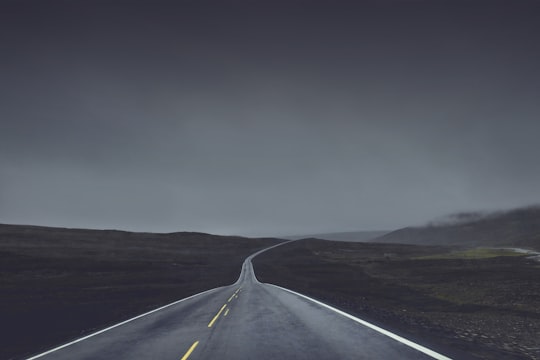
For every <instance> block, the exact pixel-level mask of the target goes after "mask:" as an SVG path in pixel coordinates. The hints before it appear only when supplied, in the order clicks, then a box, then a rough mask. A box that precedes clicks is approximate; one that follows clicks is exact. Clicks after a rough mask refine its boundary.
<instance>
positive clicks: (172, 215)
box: [0, 0, 540, 235]
mask: <svg viewBox="0 0 540 360" xmlns="http://www.w3.org/2000/svg"><path fill="white" fill-rule="evenodd" d="M539 64H540V2H538V1H520V0H511V1H510V0H509V1H496V0H489V1H474V0H468V1H457V0H452V1H445V0H429V1H427V0H426V1H406V0H395V1H391V0H377V1H354V2H353V1H349V2H345V1H341V2H340V1H326V2H322V1H294V0H287V1H281V2H280V1H275V0H273V1H243V2H240V1H226V0H220V1H212V2H211V1H200V0H197V1H170V2H168V1H155V0H148V1H127V0H124V1H114V0H109V1H96V0H78V1H67V0H66V1H51V0H35V1H26V0H13V1H11V0H0V171H1V174H0V222H1V223H19V224H37V225H49V226H67V227H89V228H116V229H127V230H137V231H158V232H170V231H183V230H188V231H203V232H212V233H219V234H243V235H286V234H289V235H290V234H302V233H316V232H331V231H332V232H333V231H352V230H377V229H396V228H399V227H402V226H407V225H416V224H422V223H425V222H427V221H429V220H431V219H433V218H436V217H440V216H442V215H445V214H449V213H453V212H458V211H467V210H490V209H504V208H509V207H518V206H524V205H530V204H535V203H539V202H540V160H539V156H540V65H539Z"/></svg>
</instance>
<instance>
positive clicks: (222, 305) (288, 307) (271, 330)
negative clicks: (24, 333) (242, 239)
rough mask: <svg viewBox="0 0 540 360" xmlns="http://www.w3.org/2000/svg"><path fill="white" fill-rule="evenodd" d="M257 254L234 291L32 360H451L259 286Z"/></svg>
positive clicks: (214, 293) (199, 298)
mask: <svg viewBox="0 0 540 360" xmlns="http://www.w3.org/2000/svg"><path fill="white" fill-rule="evenodd" d="M258 253H260V252H258ZM258 253H256V254H254V255H252V256H250V257H249V258H248V259H246V261H245V262H244V264H243V266H242V272H241V274H240V277H239V279H238V281H237V282H236V283H235V284H233V285H231V286H225V287H221V288H216V289H212V290H209V291H206V292H204V293H201V294H198V295H195V296H192V297H189V298H186V299H183V300H180V301H178V302H176V303H173V304H170V305H167V306H166V307H163V308H160V309H157V310H155V311H153V312H151V313H147V314H143V315H141V316H139V317H137V318H134V319H131V320H128V321H126V322H123V323H121V324H118V325H115V326H114V327H111V328H108V329H105V330H102V331H100V332H98V333H95V334H92V335H89V336H87V337H85V338H82V339H79V340H77V341H74V342H72V343H69V344H66V345H63V346H61V347H59V348H56V349H52V350H50V351H48V352H46V353H43V354H39V355H36V356H34V357H32V358H30V359H38V358H39V359H43V360H46V359H48V360H52V359H56V360H63V359H66V360H68V359H69V360H82V359H88V360H90V359H92V360H99V359H103V360H104V359H115V360H134V359H159V360H181V359H182V360H187V359H190V360H192V359H193V360H196V359H235V360H238V359H258V360H263V359H310V360H311V359H392V360H395V359H432V358H436V359H448V358H447V357H445V356H443V355H441V354H438V353H435V352H432V351H430V350H429V349H426V348H424V347H422V346H420V345H417V344H414V343H410V342H408V341H407V340H405V339H402V338H400V337H398V336H396V335H394V334H391V333H387V334H384V333H381V332H384V330H382V329H379V328H376V327H373V326H372V325H371V324H367V323H361V320H359V319H356V318H353V317H351V316H348V315H347V314H340V313H338V312H336V311H334V310H333V309H331V308H329V307H327V306H325V305H324V304H320V303H317V302H314V301H313V300H311V299H309V298H306V297H303V296H302V295H299V294H296V293H293V292H290V291H288V290H286V289H282V288H279V287H276V286H273V285H269V284H262V283H260V282H258V281H257V279H256V277H255V274H254V272H253V267H252V265H251V259H252V258H253V257H254V256H256V255H257V254H258ZM359 321H360V322H359ZM30 359H28V360H30Z"/></svg>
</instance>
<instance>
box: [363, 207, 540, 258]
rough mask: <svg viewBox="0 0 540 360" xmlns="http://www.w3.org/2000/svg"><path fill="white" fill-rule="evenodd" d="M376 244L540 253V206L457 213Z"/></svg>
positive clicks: (395, 234) (378, 240) (378, 239)
mask: <svg viewBox="0 0 540 360" xmlns="http://www.w3.org/2000/svg"><path fill="white" fill-rule="evenodd" d="M373 241H375V242H383V243H401V244H421V245H460V246H471V247H479V246H503V247H522V248H531V249H535V250H540V206H533V207H527V208H520V209H514V210H510V211H506V212H494V213H489V214H478V213H471V214H457V215H454V216H452V217H450V218H449V219H448V220H447V221H442V222H438V223H432V224H430V225H428V226H424V227H407V228H403V229H399V230H396V231H393V232H391V233H388V234H386V235H383V236H381V237H378V238H376V239H374V240H373Z"/></svg>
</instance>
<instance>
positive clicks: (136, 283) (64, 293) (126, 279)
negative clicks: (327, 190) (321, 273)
mask: <svg viewBox="0 0 540 360" xmlns="http://www.w3.org/2000/svg"><path fill="white" fill-rule="evenodd" d="M278 242H279V240H276V239H247V238H241V237H227V236H215V235H209V234H202V233H172V234H151V233H129V232H123V231H97V230H75V229H58V228H45V227H33V226H12V225H0V263H1V264H2V266H1V268H0V279H1V286H0V318H1V319H2V321H1V322H0V326H1V328H2V346H1V347H0V358H1V359H21V358H23V357H24V356H25V355H26V356H28V355H30V354H33V353H36V352H39V351H43V350H47V349H48V348H50V347H53V346H56V345H60V344H61V343H65V342H67V341H68V340H70V339H73V338H77V337H81V336H82V335H84V334H87V333H89V332H92V331H93V330H98V329H101V328H105V327H106V326H108V325H111V324H114V323H117V322H120V321H122V320H125V319H128V318H130V317H132V316H135V315H139V314H141V313H143V312H146V311H149V310H152V309H154V308H157V307H159V306H161V305H165V304H167V303H170V302H173V301H176V300H178V299H181V298H184V297H187V296H189V295H193V294H195V293H198V292H201V291H204V290H208V289H211V288H215V287H218V286H223V285H230V284H232V283H233V282H235V281H236V279H237V278H238V275H239V274H240V269H241V265H242V261H243V260H244V259H245V258H246V257H247V256H248V255H249V254H251V253H253V252H255V251H256V250H257V249H261V248H264V247H267V246H269V245H272V244H276V243H278Z"/></svg>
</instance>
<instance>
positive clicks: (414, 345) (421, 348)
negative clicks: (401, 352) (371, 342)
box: [265, 283, 452, 360]
mask: <svg viewBox="0 0 540 360" xmlns="http://www.w3.org/2000/svg"><path fill="white" fill-rule="evenodd" d="M265 285H270V286H274V287H276V288H279V289H281V290H284V291H288V292H290V293H291V294H294V295H297V296H300V297H302V298H304V299H307V300H309V301H312V302H314V303H316V304H318V305H320V306H323V307H325V308H327V309H330V310H332V311H334V312H336V313H338V314H340V315H343V316H345V317H347V318H349V319H351V320H353V321H356V322H357V323H360V324H362V325H364V326H367V327H368V328H370V329H373V330H375V331H377V332H379V333H381V334H383V335H386V336H388V337H390V338H392V339H394V340H397V341H399V342H400V343H402V344H404V345H407V346H409V347H411V348H413V349H415V350H418V351H420V352H423V353H424V354H426V355H429V356H431V357H432V358H434V359H437V360H452V359H451V358H449V357H447V356H444V355H442V354H439V353H438V352H435V351H433V350H431V349H428V348H427V347H425V346H422V345H419V344H417V343H415V342H412V341H410V340H407V339H405V338H404V337H401V336H399V335H396V334H394V333H392V332H390V331H388V330H385V329H383V328H380V327H378V326H377V325H373V324H371V323H369V322H367V321H365V320H362V319H359V318H357V317H354V316H352V315H351V314H347V313H346V312H344V311H341V310H338V309H336V308H334V307H332V306H330V305H326V304H324V303H322V302H320V301H318V300H315V299H312V298H310V297H308V296H306V295H302V294H299V293H297V292H296V291H292V290H289V289H286V288H283V287H281V286H278V285H274V284H268V283H265Z"/></svg>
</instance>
